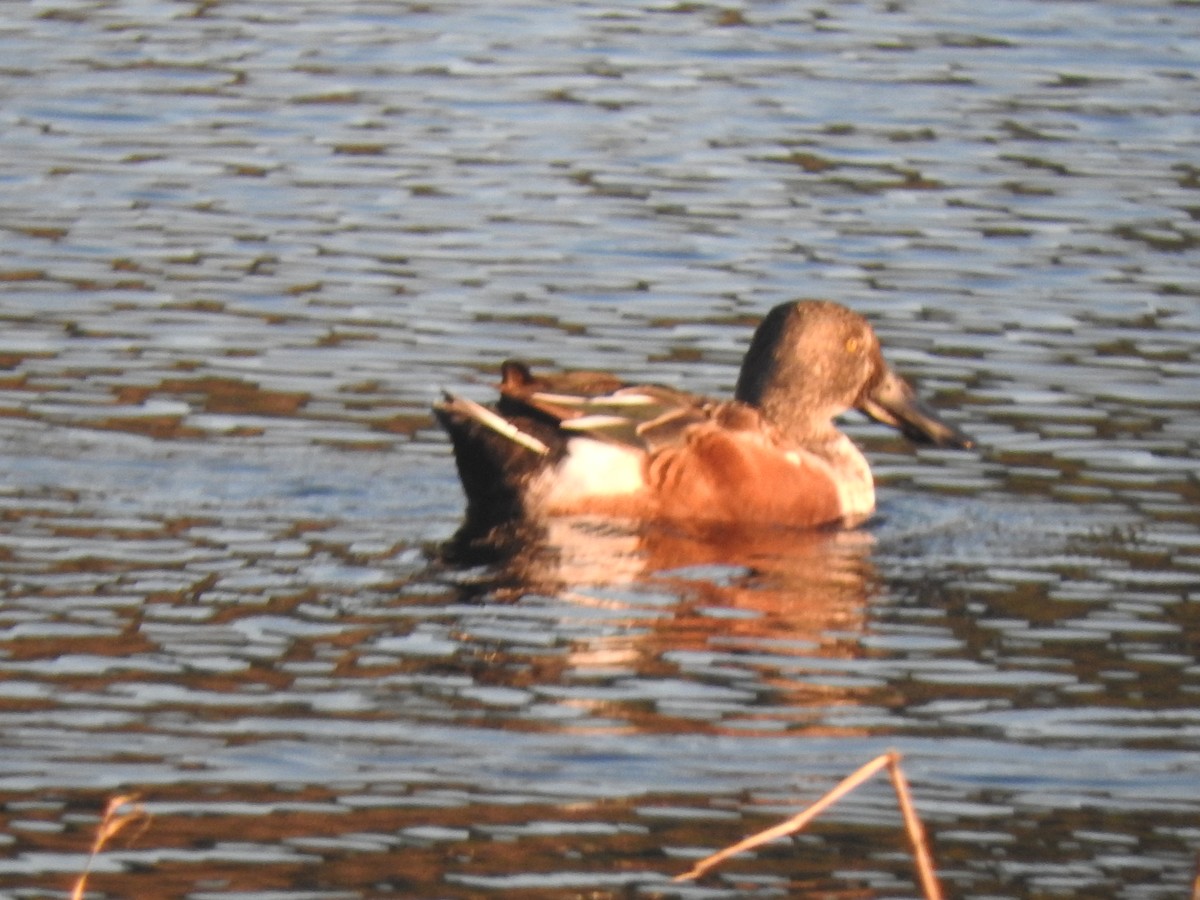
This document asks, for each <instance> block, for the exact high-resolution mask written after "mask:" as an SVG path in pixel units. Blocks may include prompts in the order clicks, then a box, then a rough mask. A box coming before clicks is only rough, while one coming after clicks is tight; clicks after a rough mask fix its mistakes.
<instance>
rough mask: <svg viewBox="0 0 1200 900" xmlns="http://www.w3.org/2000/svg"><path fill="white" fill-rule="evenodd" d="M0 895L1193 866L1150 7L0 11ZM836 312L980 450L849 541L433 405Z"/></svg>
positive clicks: (1182, 525)
mask: <svg viewBox="0 0 1200 900" xmlns="http://www.w3.org/2000/svg"><path fill="white" fill-rule="evenodd" d="M0 51H2V52H0V58H2V59H3V60H4V62H3V64H2V66H0V85H2V91H3V97H4V100H5V102H4V104H3V117H4V121H3V125H4V127H3V128H0V198H2V203H0V227H2V228H3V232H4V236H5V257H4V260H3V262H2V263H0V281H2V282H3V288H4V291H3V297H2V299H0V315H2V316H3V329H2V330H0V422H2V427H0V461H2V463H3V468H4V473H5V477H4V479H3V483H2V484H0V516H2V518H3V523H4V527H3V529H0V589H2V591H3V593H2V598H3V599H2V600H0V672H2V675H3V678H2V680H0V841H2V843H3V847H4V852H3V853H2V854H0V857H2V858H0V885H3V890H5V891H8V892H9V893H11V894H13V895H14V896H29V897H34V896H46V895H48V894H51V893H54V892H62V891H65V890H67V889H68V887H69V885H70V884H71V882H72V880H73V878H74V877H75V875H76V874H77V873H78V872H79V871H80V870H81V869H82V867H83V864H84V859H85V851H86V848H87V847H88V845H89V844H90V841H91V835H92V831H93V829H94V827H95V823H96V819H97V816H98V814H99V812H100V810H101V809H102V808H103V806H104V804H105V802H106V801H107V799H108V798H109V797H111V796H113V795H115V794H118V793H122V792H130V791H133V792H137V793H139V794H140V796H141V797H142V800H143V802H144V803H145V805H146V807H147V809H148V810H149V811H150V812H151V813H152V816H153V818H152V820H151V822H150V825H149V827H148V828H147V829H146V830H145V831H143V832H142V833H140V834H139V835H138V836H137V837H136V839H134V840H132V841H131V842H128V843H122V842H118V844H117V845H115V846H114V847H113V848H111V849H110V850H109V851H107V852H106V853H105V854H103V856H102V857H101V858H100V859H99V860H98V862H97V864H96V871H95V874H94V876H93V878H92V882H91V884H92V888H93V889H94V890H95V891H96V892H98V893H99V894H103V895H106V896H128V897H134V896H155V897H181V898H218V897H239V898H252V897H253V898H274V897H282V896H286V897H305V898H351V897H377V896H391V895H403V896H414V897H483V896H513V897H515V896H522V897H524V896H544V897H567V896H579V895H581V894H584V893H587V894H589V895H591V896H683V897H700V896H704V897H735V896H736V897H757V896H763V897H766V896H771V897H775V896H781V895H785V894H790V895H794V896H804V895H806V894H816V893H819V892H822V891H825V892H843V893H844V894H846V895H853V896H857V897H880V898H882V897H891V896H897V895H903V896H914V895H915V894H916V892H917V888H916V887H915V885H914V883H913V879H912V875H911V871H910V865H909V861H908V858H907V854H906V848H905V845H904V840H903V837H902V835H901V834H900V830H899V815H898V813H897V812H896V810H895V808H894V802H893V800H892V797H891V793H890V789H889V788H888V787H887V786H886V785H885V784H882V783H880V784H878V785H872V786H871V787H869V788H868V789H866V790H863V791H861V792H859V793H857V794H855V795H853V796H852V797H851V798H849V799H848V800H847V801H845V802H844V803H843V804H841V805H840V806H838V807H837V808H836V809H835V810H834V811H833V813H832V814H831V815H830V816H829V817H828V818H827V819H826V820H824V821H823V822H822V823H821V824H819V825H818V826H817V827H816V828H815V829H814V831H813V832H812V833H811V834H809V835H807V836H805V837H802V838H800V839H798V840H797V841H794V842H788V843H784V844H781V845H779V846H776V847H772V848H768V849H766V850H763V851H761V852H760V853H758V854H757V855H756V856H754V857H752V858H747V859H741V860H738V861H736V862H734V863H731V864H729V865H728V866H727V867H726V868H725V869H724V870H723V871H721V872H719V873H717V874H716V875H714V876H713V877H711V878H710V879H708V880H707V881H706V882H705V883H704V884H703V885H700V886H676V885H671V884H669V883H668V881H667V879H668V878H669V877H670V876H672V875H674V874H676V873H678V872H680V871H683V870H685V869H686V868H688V867H689V865H690V863H691V861H692V860H693V859H694V858H696V857H698V856H700V855H703V854H705V853H707V852H709V851H711V850H713V849H716V848H718V847H720V846H723V845H725V844H728V843H732V842H733V841H735V840H737V839H739V838H740V837H742V836H744V835H745V834H747V833H749V832H751V831H754V830H757V829H759V828H761V827H765V826H766V825H768V824H771V823H773V822H774V821H775V820H777V819H779V818H781V817H783V816H785V815H789V814H791V813H792V812H794V811H796V810H797V809H799V808H800V807H802V806H803V805H805V804H806V803H808V802H810V801H811V800H813V799H815V798H816V797H817V796H819V795H820V794H821V793H823V792H824V791H825V790H827V789H828V788H829V787H831V786H832V785H833V784H834V783H835V782H836V781H837V780H838V779H840V778H841V777H842V776H843V775H845V774H847V773H848V772H850V771H851V770H853V769H854V768H856V767H857V766H859V765H860V764H861V763H863V762H865V761H866V760H868V759H869V758H871V757H872V756H873V755H875V754H877V753H880V752H882V751H884V750H886V749H888V748H897V749H899V750H900V751H902V752H903V753H904V754H905V757H904V767H905V770H906V772H907V774H908V776H909V779H910V781H911V782H912V786H913V790H914V793H915V795H916V799H917V803H918V807H919V810H920V811H921V813H922V815H923V817H924V818H925V820H926V824H927V827H928V828H929V830H930V832H931V835H932V838H933V843H934V853H935V855H936V857H937V859H938V861H939V863H940V866H941V873H942V878H943V880H944V882H945V888H946V893H947V895H948V896H963V897H965V896H988V897H1014V898H1026V897H1044V896H1060V895H1064V896H1089V897H1121V898H1149V897H1160V896H1161V897H1179V896H1184V895H1185V894H1186V891H1187V886H1188V884H1189V882H1190V878H1191V877H1192V874H1193V856H1194V853H1195V851H1196V849H1197V847H1198V846H1200V830H1198V826H1197V824H1196V823H1197V821H1200V816H1198V814H1200V773H1198V767H1197V763H1196V758H1197V757H1196V751H1197V747H1198V744H1200V713H1198V712H1197V710H1196V702H1195V701H1196V695H1197V690H1198V688H1200V681H1198V676H1200V666H1198V664H1197V661H1196V648H1197V646H1198V642H1200V617H1198V616H1197V613H1196V601H1197V588H1198V586H1200V530H1198V529H1197V524H1198V520H1197V514H1196V512H1195V510H1196V503H1197V498H1198V493H1197V479H1196V463H1195V459H1196V451H1197V442H1198V441H1200V415H1198V414H1197V407H1196V397H1197V396H1198V392H1200V360H1198V356H1197V338H1198V333H1200V314H1198V312H1197V309H1200V307H1198V306H1197V302H1196V301H1197V279H1196V249H1197V244H1198V240H1200V237H1198V231H1197V225H1196V219H1197V215H1198V210H1200V199H1198V196H1200V195H1198V194H1197V189H1198V188H1200V169H1198V168H1197V164H1196V160H1195V152H1194V151H1195V147H1194V143H1195V121H1196V114H1197V99H1196V98H1197V96H1200V95H1198V94H1197V92H1196V77H1197V69H1196V60H1197V58H1198V54H1200V11H1198V10H1197V8H1196V7H1195V6H1194V5H1190V4H1176V5H1172V6H1153V7H1151V6H1141V5H1135V4H1128V5H1126V4H1120V3H1100V4H1090V5H1087V6H1086V7H1085V6H1080V5H1078V4H1067V3H1034V2H1013V3H1008V4H1005V5H1003V6H997V7H996V8H995V9H981V8H979V7H978V4H969V3H958V2H952V0H946V2H937V3H932V4H922V5H905V4H874V5H872V4H860V3H843V4H835V5H829V6H825V7H812V6H804V5H801V4H795V3H788V2H778V3H759V4H749V5H746V6H744V7H728V8H726V7H718V6H709V5H704V4H669V3H662V4H653V3H651V4H646V3H616V4H608V5H599V4H590V3H567V4H561V3H560V4H549V3H541V2H531V3H524V4H504V5H492V6H486V5H485V6H484V7H482V8H481V7H480V6H479V5H478V4H455V3H434V4H397V3H368V2H363V3H350V4H340V5H338V4H335V5H333V6H330V5H328V4H326V5H316V4H310V3H300V2H273V3H261V2H260V3H255V2H248V3H240V4H230V3H221V2H197V3H165V2H159V0H146V2H139V3H124V4H106V3H101V4H89V5H84V6H69V5H54V4H49V3H45V4H43V3H39V4H21V5H13V6H12V8H11V9H10V10H9V14H8V16H7V17H6V21H5V23H4V24H3V26H0ZM795 296H824V297H829V298H831V299H835V300H838V301H840V302H843V303H846V304H848V305H851V306H853V307H854V308H855V309H857V310H859V311H861V312H863V313H864V314H866V315H867V316H868V317H869V318H870V319H871V320H872V321H873V323H874V324H875V325H876V327H877V330H878V331H879V333H880V335H881V337H882V340H883V342H884V344H885V347H886V348H887V350H888V355H889V359H890V360H891V362H892V363H893V364H894V365H895V366H896V368H898V369H899V370H901V371H902V372H904V373H905V374H906V375H908V376H910V377H912V378H913V379H914V380H916V381H917V382H919V383H920V384H921V386H922V390H923V392H924V393H925V394H926V395H928V396H929V398H930V399H931V401H932V402H933V403H934V404H935V405H937V406H938V407H940V408H942V409H943V410H946V411H947V414H948V415H949V416H950V417H952V418H953V419H954V420H955V421H956V422H958V423H959V424H961V425H963V426H964V427H965V428H967V429H968V430H970V431H971V432H972V433H973V434H974V435H975V436H976V438H977V439H978V443H979V448H978V450H977V451H975V452H970V453H956V452H947V451H920V452H916V451H914V450H912V448H910V447H908V446H907V445H906V444H905V443H904V442H903V441H902V440H901V439H900V438H898V437H895V436H893V435H891V434H889V433H886V432H885V431H883V430H881V429H879V428H878V427H877V426H874V425H870V424H868V423H866V422H864V421H861V420H858V419H854V420H851V421H848V422H847V429H848V430H849V431H850V432H851V433H852V434H853V435H854V436H855V438H856V439H858V440H860V441H861V443H862V444H863V445H864V447H865V449H866V451H867V453H868V455H869V457H870V458H871V460H872V463H873V466H874V468H875V470H876V473H877V476H878V480H879V482H880V500H881V504H880V511H879V514H878V516H877V517H876V519H875V520H874V521H873V522H872V523H871V524H870V525H868V526H867V527H865V528H863V529H859V530H858V531H855V532H851V533H846V534H840V535H832V536H830V535H825V536H804V537H801V536H778V539H777V540H772V541H761V540H760V541H749V542H743V543H740V544H739V543H726V544H724V545H722V546H720V547H715V548H714V547H712V546H709V545H705V544H701V543H697V542H694V541H688V540H681V539H678V538H677V536H672V535H669V534H662V533H657V534H653V535H650V536H646V535H642V536H638V535H631V534H629V533H626V532H623V531H621V530H620V529H611V528H602V529H596V528H585V529H579V528H571V527H567V526H565V525H564V526H563V527H562V528H561V529H556V531H555V534H554V535H553V536H552V538H553V539H552V541H551V545H550V547H548V548H547V547H543V548H535V549H533V550H531V551H530V552H529V553H528V554H525V555H524V556H523V557H522V558H520V559H517V560H514V561H513V562H512V563H511V564H510V565H508V566H479V567H464V566H461V565H457V566H456V565H447V564H444V563H442V562H440V561H439V560H438V559H437V555H436V553H435V552H433V548H435V547H436V545H437V544H438V543H439V542H440V541H443V540H445V539H446V538H447V537H449V535H450V534H452V533H453V531H454V529H455V527H456V525H457V523H458V521H459V518H460V516H461V514H462V511H463V501H462V497H461V494H460V492H459V488H458V484H457V479H456V476H455V474H454V469H453V464H452V462H451V459H450V455H449V449H448V446H447V444H446V442H445V440H444V439H443V437H442V436H441V435H440V433H439V432H438V431H437V429H436V427H435V425H434V423H433V421H432V419H431V417H430V416H429V414H428V406H429V404H430V402H431V401H433V400H434V399H436V397H437V396H438V391H439V390H440V389H441V388H443V387H450V388H454V389H455V390H460V391H462V392H464V393H467V394H469V395H470V396H474V397H478V398H486V397H487V396H489V394H490V390H491V388H490V383H491V382H492V381H493V379H494V377H495V372H496V366H497V364H498V362H499V361H500V360H501V359H502V358H504V357H505V356H509V355H514V354H519V355H522V356H524V357H526V358H528V359H530V360H532V361H533V362H535V363H537V364H540V365H547V366H576V367H602V368H607V369H614V370H617V371H620V372H622V373H624V374H626V375H628V376H629V377H630V378H645V379H651V380H653V381H656V382H664V383H668V384H674V385H677V386H680V387H684V388H687V389H690V390H695V391H698V392H707V393H713V394H726V393H728V392H729V391H731V389H732V386H733V383H734V381H735V379H736V375H737V365H738V363H739V361H740V357H741V353H742V350H743V348H744V346H745V344H746V341H747V338H748V336H749V333H750V329H751V327H752V325H753V323H754V322H755V321H756V319H757V317H758V316H760V315H761V314H762V313H763V312H764V311H765V310H766V309H768V308H769V307H770V306H771V305H773V304H774V303H776V302H779V301H781V300H784V299H788V298H791V297H795Z"/></svg>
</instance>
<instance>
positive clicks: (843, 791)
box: [672, 753, 896, 881]
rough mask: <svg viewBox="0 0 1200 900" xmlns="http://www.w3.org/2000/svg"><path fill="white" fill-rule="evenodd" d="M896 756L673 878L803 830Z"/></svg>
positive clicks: (694, 875)
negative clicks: (789, 816) (783, 819)
mask: <svg viewBox="0 0 1200 900" xmlns="http://www.w3.org/2000/svg"><path fill="white" fill-rule="evenodd" d="M895 756H896V754H894V753H885V754H883V756H879V757H876V758H875V759H873V760H871V761H870V762H869V763H867V764H866V765H865V766H862V767H861V768H859V769H858V771H856V772H854V773H852V774H850V775H848V776H846V778H844V779H842V781H841V783H840V784H838V786H837V787H835V788H834V789H833V790H831V791H830V792H829V793H828V794H826V795H825V796H824V797H822V798H821V799H820V800H818V801H817V802H816V803H814V804H813V805H812V806H810V807H808V809H806V810H804V811H803V812H802V813H799V814H798V815H795V816H793V817H792V818H790V819H788V820H787V821H786V822H781V823H780V824H778V825H775V826H774V827H772V828H768V829H767V830H766V831H760V832H759V833H758V834H754V835H751V836H750V837H748V838H746V839H745V840H741V841H738V842H737V843H736V844H734V845H733V846H731V847H726V848H725V849H724V850H720V851H718V852H716V853H714V854H713V855H712V856H709V857H706V858H705V859H702V860H700V862H698V863H696V865H695V866H693V867H692V869H691V870H690V871H688V872H685V873H684V874H682V875H677V876H676V877H675V878H674V879H672V880H673V881H690V880H691V879H693V878H699V877H700V876H701V875H703V874H704V873H705V872H707V871H708V870H709V869H711V868H712V867H713V866H715V865H717V864H718V863H721V862H724V861H725V860H727V859H729V857H731V856H736V855H737V854H738V853H742V852H744V851H746V850H753V849H754V848H755V847H760V846H762V845H763V844H767V843H770V842H771V841H774V840H777V839H778V838H781V837H787V836H788V835H790V834H795V833H796V832H798V831H801V830H802V829H803V828H804V827H805V826H806V825H807V824H808V823H809V822H811V821H812V820H813V819H815V818H816V817H817V816H819V815H820V814H821V813H823V812H824V811H825V810H827V809H828V808H829V807H831V806H833V804H835V803H837V802H838V801H839V800H841V799H842V798H843V797H845V796H846V795H847V794H848V793H850V792H851V791H852V790H854V789H855V788H856V787H858V786H859V785H860V784H862V783H863V782H864V781H867V780H868V779H869V778H871V777H872V776H873V775H874V774H875V773H876V772H878V771H880V770H881V769H883V768H885V767H886V766H889V765H891V763H892V758H893V757H895Z"/></svg>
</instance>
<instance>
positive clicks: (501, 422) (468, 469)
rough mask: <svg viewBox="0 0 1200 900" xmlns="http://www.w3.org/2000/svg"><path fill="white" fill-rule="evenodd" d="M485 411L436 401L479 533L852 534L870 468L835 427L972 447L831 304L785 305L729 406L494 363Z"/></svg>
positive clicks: (659, 389) (763, 330) (865, 329)
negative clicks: (865, 426)
mask: <svg viewBox="0 0 1200 900" xmlns="http://www.w3.org/2000/svg"><path fill="white" fill-rule="evenodd" d="M498 393H499V397H498V398H497V400H496V401H495V402H494V403H493V404H491V405H484V404H482V403H478V402H476V401H474V400H471V399H469V398H467V397H464V396H460V395H457V394H454V393H450V392H445V393H444V398H443V399H442V400H441V401H440V402H438V403H436V404H435V405H434V408H433V412H434V415H435V416H436V418H437V420H438V421H439V423H440V424H441V426H442V427H443V428H444V429H445V431H446V433H447V434H448V435H449V438H450V443H451V445H452V448H453V452H454V459H455V463H456V467H457V470H458V474H459V478H460V480H461V482H462V486H463V490H464V492H465V494H466V500H467V515H466V521H467V522H469V523H473V530H474V531H476V532H479V531H482V530H486V529H488V528H491V527H496V526H499V525H502V524H504V523H521V522H524V523H535V524H536V523H545V522H547V521H549V520H552V519H554V518H556V517H565V516H586V517H600V518H601V519H613V520H625V521H631V522H663V523H674V524H677V525H681V526H684V527H694V526H700V527H703V526H710V525H711V526H731V525H732V526H750V525H753V526H780V527H785V528H801V529H812V528H823V527H833V528H838V527H854V526H856V525H858V524H860V523H862V522H864V521H865V520H867V519H868V518H869V517H870V516H871V515H872V513H873V512H874V510H875V485H874V478H873V476H872V474H871V468H870V465H869V464H868V462H867V459H866V457H865V456H864V455H863V453H862V451H861V450H860V449H859V448H858V446H857V445H856V444H855V443H854V441H853V440H851V439H850V438H849V437H848V436H847V435H846V434H845V433H843V432H842V431H841V430H840V429H839V428H838V425H837V423H836V419H837V418H838V417H839V416H841V415H842V414H844V413H846V412H848V411H850V410H852V409H857V410H859V411H861V412H863V413H865V414H866V415H867V416H869V417H870V418H871V419H874V420H875V421H877V422H880V423H882V424H884V425H887V426H890V427H892V428H894V429H897V430H898V431H900V432H901V433H902V434H903V435H904V436H905V437H907V438H908V439H910V440H911V441H913V442H915V443H918V444H926V445H933V446H938V447H952V448H962V449H966V448H970V447H972V446H974V442H973V440H972V439H971V438H970V437H968V436H967V435H966V434H964V433H963V432H962V431H961V430H959V429H958V428H957V427H956V426H954V425H952V424H950V423H949V422H947V421H946V420H945V419H944V418H942V417H941V416H939V415H938V413H936V412H935V411H934V410H932V409H931V408H929V407H928V406H927V405H926V404H925V403H923V402H922V401H921V400H920V399H919V398H918V396H917V393H916V391H915V390H914V388H913V387H912V385H911V384H910V383H909V382H908V381H906V380H905V379H904V378H903V377H902V376H900V375H899V374H897V373H896V372H895V371H894V370H893V369H892V368H891V367H890V366H888V364H887V363H886V362H885V361H884V358H883V354H882V351H881V349H880V344H879V339H878V337H877V336H876V334H875V332H874V330H873V329H872V328H871V325H870V324H869V323H868V322H867V320H866V319H865V318H863V316H861V315H859V314H858V313H856V312H854V311H853V310H851V309H848V308H847V307H845V306H843V305H841V304H838V303H834V302H831V301H827V300H808V299H806V300H797V301H790V302H786V303H781V304H779V305H777V306H775V307H774V308H773V309H771V310H770V311H769V312H768V313H767V315H766V316H765V317H764V318H763V319H762V320H761V322H760V323H759V325H758V327H757V328H756V329H755V331H754V333H753V336H752V337H751V339H750V344H749V347H748V349H747V350H746V354H745V357H744V359H743V361H742V365H741V370H740V372H739V375H738V378H737V382H736V386H735V388H734V393H733V397H732V399H726V400H718V399H713V398H709V397H704V396H699V395H696V394H691V393H687V392H685V391H681V390H677V389H675V388H671V387H667V386H664V385H655V384H630V383H626V382H624V381H622V380H621V379H620V378H618V377H617V376H616V375H613V374H611V373H607V372H592V371H564V372H559V373H549V374H535V373H534V372H533V371H532V369H531V368H530V367H529V366H528V365H527V364H526V363H524V362H522V361H520V360H516V359H508V360H505V361H504V362H503V363H502V364H501V366H500V383H499V385H498Z"/></svg>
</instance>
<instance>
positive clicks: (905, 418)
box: [858, 369, 975, 449]
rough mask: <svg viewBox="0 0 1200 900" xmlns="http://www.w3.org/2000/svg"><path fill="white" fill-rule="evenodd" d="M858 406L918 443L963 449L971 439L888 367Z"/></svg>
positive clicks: (969, 443) (878, 420)
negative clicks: (941, 417)
mask: <svg viewBox="0 0 1200 900" xmlns="http://www.w3.org/2000/svg"><path fill="white" fill-rule="evenodd" d="M858 408H859V409H860V410H862V411H863V412H865V413H866V414H867V415H868V416H870V417H871V418H872V419H874V420H875V421H877V422H882V423H883V424H884V425H890V426H891V427H893V428H896V429H899V430H900V432H901V433H902V434H904V436H905V437H907V438H908V439H909V440H911V441H915V442H917V443H919V444H933V445H934V446H937V447H957V448H959V449H966V448H968V447H973V446H974V445H975V442H974V441H973V440H972V439H971V438H970V437H968V436H967V435H965V434H963V433H962V432H961V431H959V430H958V429H957V428H955V427H954V426H953V425H951V424H950V423H949V422H946V421H943V420H942V419H940V418H938V416H937V414H936V413H935V412H934V411H933V410H931V409H930V408H929V407H927V406H926V405H925V404H924V403H922V402H921V401H920V399H919V398H918V397H917V392H916V391H914V390H913V388H912V385H910V384H909V383H908V382H907V381H905V380H904V379H903V378H901V377H900V376H899V375H897V374H896V373H895V372H893V371H891V370H890V369H889V370H888V371H887V372H886V373H885V375H884V377H883V378H881V379H880V380H879V382H877V383H876V384H875V385H874V386H873V387H872V388H870V389H869V390H868V391H867V392H866V393H865V394H863V396H862V398H861V399H860V400H859V403H858Z"/></svg>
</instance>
